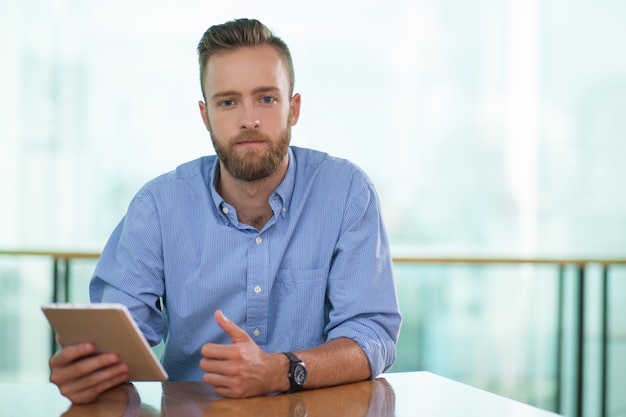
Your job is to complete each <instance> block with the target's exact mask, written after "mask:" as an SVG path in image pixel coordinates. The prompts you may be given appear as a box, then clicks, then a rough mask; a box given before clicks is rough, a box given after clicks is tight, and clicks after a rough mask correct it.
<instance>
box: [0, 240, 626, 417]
mask: <svg viewBox="0 0 626 417" xmlns="http://www.w3.org/2000/svg"><path fill="white" fill-rule="evenodd" d="M2 255H5V256H15V257H17V256H38V257H47V258H49V259H51V260H52V272H51V274H52V294H51V302H70V301H71V300H70V297H69V288H70V270H71V262H72V260H74V259H97V258H99V256H100V253H96V252H63V251H32V250H0V256H2ZM393 261H394V264H397V265H400V264H416V265H418V264H441V265H449V264H467V265H496V264H514V265H555V266H557V267H558V300H557V302H558V312H559V313H558V318H557V335H556V340H557V343H556V346H557V348H556V350H557V361H556V362H557V363H556V366H557V369H556V371H555V374H556V378H557V382H556V386H557V389H556V395H557V398H556V400H555V404H556V412H557V413H558V412H560V407H561V400H560V395H561V380H560V379H561V374H562V366H563V363H562V351H563V309H564V308H563V306H564V287H565V285H564V281H565V270H566V268H573V269H574V271H575V281H576V292H575V295H574V298H575V300H574V305H575V309H576V313H575V316H574V322H575V328H576V331H575V340H574V346H575V357H576V360H575V362H576V366H575V367H576V374H575V382H574V386H575V394H574V395H575V396H574V399H575V405H574V408H575V414H574V415H575V416H576V417H582V415H583V399H584V388H585V387H584V381H585V375H584V364H585V315H586V314H587V311H586V309H587V306H586V303H585V287H586V286H585V282H586V281H585V278H586V277H585V271H586V269H587V266H589V265H592V264H593V265H598V266H599V267H600V268H601V284H600V285H601V290H600V297H601V300H600V309H601V311H600V320H601V324H600V344H601V349H600V366H601V371H600V372H601V377H600V384H601V386H600V387H599V390H600V408H601V409H600V410H599V411H600V413H599V414H598V415H599V416H600V417H606V416H607V388H608V385H607V384H608V369H609V363H608V355H607V353H608V352H607V347H608V324H609V320H610V317H609V308H608V294H609V270H610V268H612V267H614V266H626V259H599V258H525V257H520V258H517V257H501V258H494V257H394V258H393ZM51 349H52V351H54V350H55V349H56V341H55V340H54V335H53V338H52V344H51Z"/></svg>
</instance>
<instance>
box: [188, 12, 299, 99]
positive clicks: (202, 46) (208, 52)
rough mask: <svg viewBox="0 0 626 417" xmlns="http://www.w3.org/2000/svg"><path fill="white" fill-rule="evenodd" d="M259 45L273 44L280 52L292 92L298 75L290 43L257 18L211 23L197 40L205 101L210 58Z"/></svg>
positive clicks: (201, 83)
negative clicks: (295, 72) (217, 23)
mask: <svg viewBox="0 0 626 417" xmlns="http://www.w3.org/2000/svg"><path fill="white" fill-rule="evenodd" d="M259 45H270V46H271V47H273V48H274V49H276V51H277V52H278V53H279V54H280V56H281V57H282V59H283V60H284V62H285V66H286V68H287V70H288V72H289V95H292V94H293V89H294V84H295V74H294V69H293V61H292V59H291V53H290V52H289V48H288V47H287V44H286V43H285V42H283V40H282V39H280V38H279V37H277V36H275V35H274V34H273V33H272V32H271V31H270V30H269V29H268V28H267V26H265V25H264V24H263V23H261V22H259V21H258V20H256V19H235V20H231V21H229V22H226V23H223V24H220V25H214V26H211V27H210V28H209V29H207V31H206V32H204V35H203V36H202V39H200V42H199V43H198V62H199V64H200V86H201V88H202V96H203V97H204V99H205V101H206V95H205V94H206V93H205V91H204V84H205V76H206V67H207V62H208V61H209V58H211V57H212V56H213V55H215V54H219V53H220V52H226V51H231V50H234V49H237V48H242V47H254V46H259Z"/></svg>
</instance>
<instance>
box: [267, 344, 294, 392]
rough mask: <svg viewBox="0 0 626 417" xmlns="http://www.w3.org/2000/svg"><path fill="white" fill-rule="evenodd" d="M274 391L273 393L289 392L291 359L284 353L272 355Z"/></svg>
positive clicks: (272, 390)
mask: <svg viewBox="0 0 626 417" xmlns="http://www.w3.org/2000/svg"><path fill="white" fill-rule="evenodd" d="M271 369H272V389H271V392H286V391H288V390H289V387H290V383H289V359H288V358H287V357H286V356H285V355H284V354H282V353H273V354H272V368H271Z"/></svg>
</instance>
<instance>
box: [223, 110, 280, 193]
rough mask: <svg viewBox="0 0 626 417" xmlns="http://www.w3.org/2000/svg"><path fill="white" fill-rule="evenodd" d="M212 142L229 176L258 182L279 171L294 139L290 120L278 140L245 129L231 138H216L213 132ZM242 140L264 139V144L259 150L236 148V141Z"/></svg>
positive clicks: (262, 140) (254, 140) (255, 140)
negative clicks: (224, 139) (225, 139)
mask: <svg viewBox="0 0 626 417" xmlns="http://www.w3.org/2000/svg"><path fill="white" fill-rule="evenodd" d="M290 119H291V118H290ZM211 142H213V147H214V148H215V153H217V157H218V158H219V159H220V161H221V162H222V164H223V165H224V168H226V170H227V171H228V172H229V173H230V175H232V176H233V177H234V178H236V179H238V180H243V181H249V182H252V181H259V180H262V179H264V178H267V177H269V176H270V175H272V174H273V173H274V172H276V169H277V168H278V166H279V165H280V163H281V162H282V160H283V159H284V158H285V155H287V151H288V149H289V143H290V142H291V123H290V122H288V123H287V127H286V128H285V130H283V131H282V132H281V133H280V135H279V137H278V141H277V142H274V141H272V139H271V138H270V137H269V136H267V135H264V134H262V133H260V132H258V131H256V130H245V131H242V132H241V133H240V134H238V135H237V136H234V137H232V138H231V139H230V140H228V141H222V140H220V139H219V138H215V137H214V135H213V132H211ZM241 142H263V143H264V144H265V146H264V147H261V148H257V149H243V150H242V149H237V144H238V143H241Z"/></svg>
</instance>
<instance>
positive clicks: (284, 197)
mask: <svg viewBox="0 0 626 417" xmlns="http://www.w3.org/2000/svg"><path fill="white" fill-rule="evenodd" d="M287 152H288V155H289V164H288V166H287V172H286V173H285V178H283V180H282V181H281V183H280V184H279V185H278V187H276V189H275V190H274V192H273V193H272V194H271V195H270V205H271V206H272V207H273V208H274V207H275V206H274V205H273V204H272V201H275V200H276V198H279V199H280V203H281V204H280V205H281V208H279V210H280V214H281V216H282V217H285V216H286V215H287V212H288V211H289V206H290V204H291V197H292V195H293V188H294V185H295V183H296V160H295V157H294V155H293V151H292V150H291V147H289V148H288V151H287ZM219 166H220V160H219V158H217V157H216V158H215V160H214V162H213V167H212V168H211V179H210V188H211V196H212V197H213V204H215V207H216V208H217V210H218V211H222V208H223V206H224V204H225V201H224V199H223V198H222V196H221V195H220V194H219V193H218V192H217V181H218V180H219V176H220V171H219Z"/></svg>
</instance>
